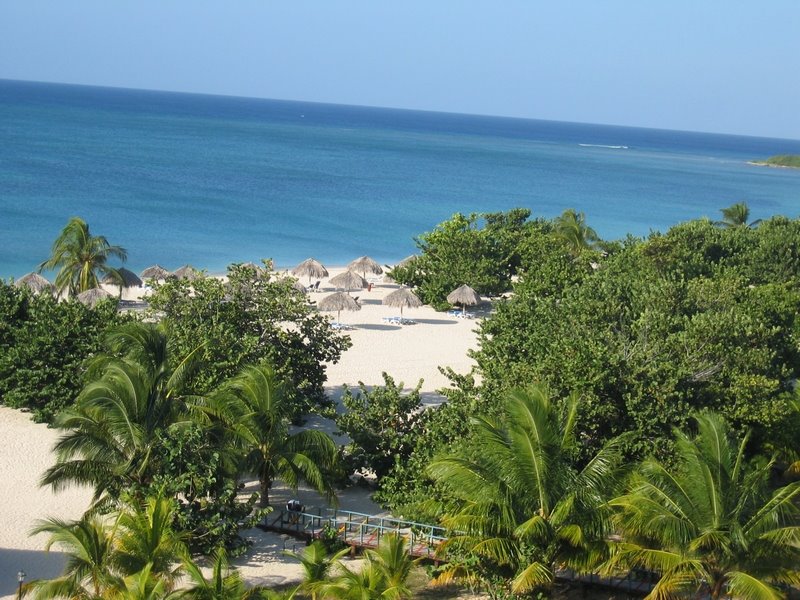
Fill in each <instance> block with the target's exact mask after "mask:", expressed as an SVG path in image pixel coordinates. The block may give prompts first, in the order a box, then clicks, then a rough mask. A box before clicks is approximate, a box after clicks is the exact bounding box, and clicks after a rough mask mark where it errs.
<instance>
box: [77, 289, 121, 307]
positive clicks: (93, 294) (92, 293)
mask: <svg viewBox="0 0 800 600" xmlns="http://www.w3.org/2000/svg"><path fill="white" fill-rule="evenodd" d="M113 297H114V296H112V295H111V294H109V293H108V292H107V291H105V290H103V289H100V288H92V289H90V290H86V291H85V292H81V293H80V294H78V295H77V296H75V298H76V299H77V300H78V302H80V303H82V304H85V305H86V306H88V307H89V308H94V307H95V306H96V305H97V303H98V302H100V300H105V299H106V298H113Z"/></svg>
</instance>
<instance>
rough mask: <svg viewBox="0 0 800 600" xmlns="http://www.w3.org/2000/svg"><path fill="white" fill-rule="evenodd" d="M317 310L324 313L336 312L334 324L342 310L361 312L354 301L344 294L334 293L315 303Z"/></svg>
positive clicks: (359, 306)
mask: <svg viewBox="0 0 800 600" xmlns="http://www.w3.org/2000/svg"><path fill="white" fill-rule="evenodd" d="M317 308H319V309H320V310H325V311H333V310H335V311H336V322H337V323H338V322H339V317H340V315H341V313H342V311H343V310H361V305H360V304H359V303H358V302H356V301H355V299H354V298H353V297H352V296H351V295H350V294H347V293H345V292H334V293H333V294H330V295H328V296H325V297H324V298H323V299H322V300H320V301H319V302H318V303H317Z"/></svg>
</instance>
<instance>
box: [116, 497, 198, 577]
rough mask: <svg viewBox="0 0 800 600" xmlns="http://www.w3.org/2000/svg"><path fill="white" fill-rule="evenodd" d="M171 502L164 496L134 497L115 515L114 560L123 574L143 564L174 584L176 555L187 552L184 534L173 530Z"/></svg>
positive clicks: (135, 570) (173, 507)
mask: <svg viewBox="0 0 800 600" xmlns="http://www.w3.org/2000/svg"><path fill="white" fill-rule="evenodd" d="M174 518H175V505H174V503H173V502H172V501H171V500H169V499H167V498H163V497H151V498H147V499H145V500H144V501H142V502H138V501H135V500H134V502H133V503H132V504H131V505H128V506H127V507H126V508H125V509H124V510H122V511H121V512H120V514H119V517H118V519H117V527H118V530H117V533H116V536H115V540H114V543H115V553H114V564H115V565H116V567H117V568H118V569H119V570H120V571H121V572H122V573H124V574H126V575H133V574H136V573H139V572H141V571H143V570H144V569H145V568H147V569H148V572H149V573H150V574H151V576H153V577H155V578H157V579H159V580H160V581H162V582H163V583H164V586H165V587H166V589H168V590H171V589H172V588H173V587H174V584H175V581H176V579H177V577H178V576H179V575H180V574H181V572H182V569H181V568H180V567H178V566H176V558H177V557H182V556H185V555H186V547H185V546H184V545H183V537H184V536H183V535H181V534H179V533H177V532H176V531H175V530H173V528H172V525H173V521H174Z"/></svg>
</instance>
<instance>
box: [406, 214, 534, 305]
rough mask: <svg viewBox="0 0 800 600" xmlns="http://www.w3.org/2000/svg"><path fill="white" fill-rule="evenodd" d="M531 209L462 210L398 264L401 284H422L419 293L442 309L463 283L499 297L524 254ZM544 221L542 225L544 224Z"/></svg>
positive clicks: (417, 289) (435, 230)
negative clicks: (521, 251) (522, 242)
mask: <svg viewBox="0 0 800 600" xmlns="http://www.w3.org/2000/svg"><path fill="white" fill-rule="evenodd" d="M529 216H530V211H529V210H527V209H515V210H512V211H509V212H508V213H487V214H482V215H478V214H472V215H469V216H465V215H462V214H460V213H456V214H455V215H453V217H452V218H450V219H449V220H448V221H444V222H443V223H440V224H439V225H437V226H436V228H435V229H434V230H433V231H430V232H428V233H423V234H422V235H420V236H419V238H417V240H416V243H417V247H418V248H419V250H420V252H421V254H419V255H418V256H416V257H415V258H414V259H413V260H412V261H410V262H409V263H408V264H407V265H405V266H398V267H395V268H394V269H392V271H391V276H392V278H394V279H395V281H397V282H398V283H405V284H406V285H409V286H413V287H415V288H416V293H417V295H418V296H419V298H420V299H421V300H422V301H423V302H424V303H426V304H430V305H432V306H434V307H436V308H439V309H443V308H447V307H448V306H449V304H448V303H447V301H446V300H445V298H446V297H447V295H448V294H449V293H450V292H452V291H453V290H454V289H456V288H457V287H459V286H460V285H462V284H467V285H469V286H470V287H471V288H473V289H474V290H475V291H477V292H478V293H479V294H485V295H489V296H496V295H498V294H501V293H503V292H505V291H507V290H509V289H510V288H511V277H512V275H514V274H515V273H516V272H517V269H518V267H519V264H520V260H521V257H520V256H519V252H518V248H519V243H520V240H521V238H522V237H523V236H524V235H525V232H526V231H528V230H530V229H531V228H532V227H535V226H536V224H534V223H529V222H527V219H528V217H529ZM539 225H541V224H539Z"/></svg>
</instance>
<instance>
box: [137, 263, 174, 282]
mask: <svg viewBox="0 0 800 600" xmlns="http://www.w3.org/2000/svg"><path fill="white" fill-rule="evenodd" d="M139 277H141V278H142V279H156V280H164V279H166V278H167V277H169V271H167V270H166V269H165V268H164V267H162V266H161V265H153V266H152V267H147V268H146V269H145V270H144V271H142V272H141V273H139Z"/></svg>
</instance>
